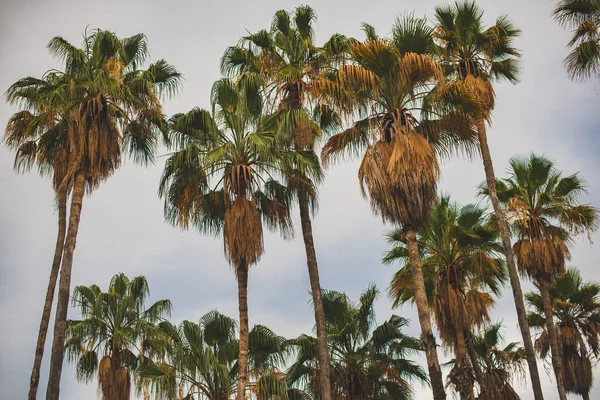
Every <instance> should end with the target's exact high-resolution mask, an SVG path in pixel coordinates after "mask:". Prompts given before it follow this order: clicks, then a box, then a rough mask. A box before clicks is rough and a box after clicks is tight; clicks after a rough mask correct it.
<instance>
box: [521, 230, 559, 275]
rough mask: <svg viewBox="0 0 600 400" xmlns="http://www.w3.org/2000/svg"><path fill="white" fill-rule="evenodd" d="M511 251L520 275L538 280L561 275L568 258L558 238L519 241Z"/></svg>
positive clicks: (545, 237)
mask: <svg viewBox="0 0 600 400" xmlns="http://www.w3.org/2000/svg"><path fill="white" fill-rule="evenodd" d="M513 251H514V253H515V256H516V258H517V265H518V267H519V270H520V271H521V273H523V274H525V275H527V276H529V277H531V278H533V279H540V280H546V279H549V278H551V277H554V276H557V275H562V274H563V273H564V272H565V260H568V259H569V257H570V253H569V249H568V248H567V245H566V243H565V242H564V241H563V240H562V239H561V238H559V237H558V236H554V237H548V236H544V237H541V238H534V239H520V240H519V241H517V242H516V243H515V244H514V246H513Z"/></svg>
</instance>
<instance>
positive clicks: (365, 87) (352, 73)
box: [338, 65, 379, 98]
mask: <svg viewBox="0 0 600 400" xmlns="http://www.w3.org/2000/svg"><path fill="white" fill-rule="evenodd" d="M338 76H339V79H340V83H341V84H342V85H343V86H344V87H345V88H347V89H348V90H350V91H361V92H365V91H369V92H372V93H373V95H374V96H375V98H377V96H378V95H379V77H378V76H377V75H375V73H373V72H372V71H370V70H368V69H366V68H363V67H361V66H359V65H342V66H341V67H340V68H339V70H338Z"/></svg>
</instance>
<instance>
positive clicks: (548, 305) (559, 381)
mask: <svg viewBox="0 0 600 400" xmlns="http://www.w3.org/2000/svg"><path fill="white" fill-rule="evenodd" d="M539 285H540V294H541V296H542V304H543V305H544V316H545V317H546V332H548V339H549V340H550V353H551V356H552V357H551V358H552V367H553V368H554V375H555V377H556V387H557V389H558V397H559V399H560V400H567V394H566V392H565V379H564V377H565V376H564V374H563V368H562V367H563V364H562V355H561V349H560V347H559V343H558V337H556V330H555V329H554V315H553V312H552V300H551V299H550V291H549V290H548V284H547V283H546V282H545V281H540V282H539Z"/></svg>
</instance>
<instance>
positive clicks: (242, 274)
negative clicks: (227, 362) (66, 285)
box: [236, 258, 249, 400]
mask: <svg viewBox="0 0 600 400" xmlns="http://www.w3.org/2000/svg"><path fill="white" fill-rule="evenodd" d="M236 273H237V281H238V303H239V311H240V344H239V345H240V351H239V355H238V382H237V397H236V398H237V400H245V399H246V380H247V375H248V332H249V328H248V263H247V262H246V260H245V259H244V258H242V261H241V262H240V265H238V267H237V271H236Z"/></svg>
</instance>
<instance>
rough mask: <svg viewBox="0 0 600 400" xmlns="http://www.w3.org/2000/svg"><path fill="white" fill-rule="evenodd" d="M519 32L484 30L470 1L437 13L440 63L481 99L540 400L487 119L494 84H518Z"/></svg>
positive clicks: (494, 199) (487, 162)
mask: <svg viewBox="0 0 600 400" xmlns="http://www.w3.org/2000/svg"><path fill="white" fill-rule="evenodd" d="M520 33H521V31H520V30H519V29H517V28H515V27H514V26H513V24H512V23H511V22H510V21H509V20H508V18H507V17H506V16H501V17H499V18H498V19H497V20H496V23H495V24H494V25H492V26H490V27H485V26H484V24H483V11H482V10H481V9H480V8H479V7H478V6H477V5H476V4H475V3H474V2H472V1H462V2H456V3H454V4H452V5H444V6H439V7H436V9H435V29H434V36H435V38H436V41H437V44H438V46H439V55H440V57H441V60H442V62H443V63H444V64H446V65H447V66H448V67H449V68H448V70H449V72H450V78H451V79H454V80H455V81H457V82H459V83H462V84H464V85H465V86H466V87H467V88H469V89H470V90H471V92H473V93H474V94H476V95H477V96H478V98H479V99H480V106H481V111H482V112H481V113H480V115H479V117H478V118H474V123H475V124H476V126H477V133H478V137H479V148H480V153H481V157H482V160H483V167H484V170H485V177H486V182H487V185H488V190H489V192H490V200H491V203H492V207H493V209H494V213H495V215H496V220H497V221H498V228H499V230H500V235H501V239H502V246H503V247H504V254H505V257H506V265H507V267H508V274H509V278H510V285H511V288H512V292H513V298H514V301H515V308H516V310H517V319H518V321H519V327H520V329H521V336H522V337H523V344H524V347H525V351H526V353H527V363H528V365H529V374H530V378H531V382H532V388H533V393H534V397H535V399H536V400H541V399H543V394H542V386H541V383H540V377H539V372H538V369H537V363H536V359H535V352H534V350H533V343H532V341H531V335H530V332H529V326H528V324H527V314H526V310H525V303H524V301H523V291H522V289H521V283H520V281H519V277H518V274H517V268H516V266H515V263H514V256H513V254H512V250H511V249H512V247H511V242H510V235H509V232H508V227H507V224H506V219H505V217H504V215H503V213H502V207H501V205H500V202H499V200H498V196H497V193H496V188H495V186H494V184H495V181H496V178H495V174H494V166H493V163H492V158H491V154H490V149H489V146H488V141H487V132H486V120H487V121H488V122H489V120H490V114H491V111H492V110H493V108H494V103H495V94H494V89H493V86H492V83H493V82H494V81H496V80H508V81H509V82H511V83H516V82H517V81H518V73H519V65H518V59H519V57H520V55H519V52H518V51H517V50H516V49H515V48H514V46H513V41H514V39H515V38H516V37H517V36H519V35H520Z"/></svg>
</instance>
